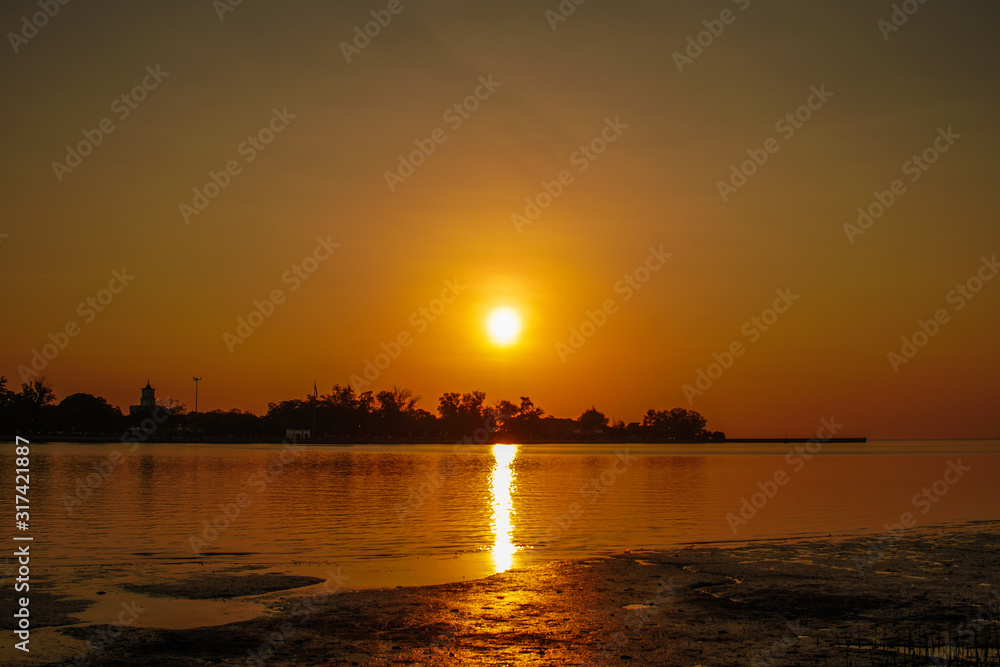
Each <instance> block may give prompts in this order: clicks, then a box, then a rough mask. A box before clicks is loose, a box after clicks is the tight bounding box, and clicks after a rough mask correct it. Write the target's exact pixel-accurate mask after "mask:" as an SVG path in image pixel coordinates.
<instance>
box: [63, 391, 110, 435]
mask: <svg viewBox="0 0 1000 667" xmlns="http://www.w3.org/2000/svg"><path fill="white" fill-rule="evenodd" d="M53 415H54V417H55V424H56V425H57V426H58V428H59V429H60V430H62V431H63V432H64V433H92V434H95V435H113V434H119V433H121V431H122V427H123V417H122V411H121V410H120V409H119V408H117V407H116V406H114V405H111V404H109V403H108V401H107V400H106V399H105V398H104V397H103V396H94V395H92V394H84V393H77V394H70V395H69V396H67V397H66V398H64V399H63V400H61V401H59V405H57V406H56V407H55V410H53Z"/></svg>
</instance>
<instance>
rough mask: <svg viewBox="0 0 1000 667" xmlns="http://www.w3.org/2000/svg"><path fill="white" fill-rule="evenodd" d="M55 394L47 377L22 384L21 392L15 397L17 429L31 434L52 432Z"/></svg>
mask: <svg viewBox="0 0 1000 667" xmlns="http://www.w3.org/2000/svg"><path fill="white" fill-rule="evenodd" d="M54 402H55V392H53V391H52V385H51V384H50V383H49V381H48V380H46V379H45V377H37V378H35V379H34V380H31V381H30V382H24V383H22V384H21V392H20V393H18V394H16V395H15V396H14V402H13V412H14V415H15V419H14V423H15V428H18V429H22V430H27V431H31V432H36V433H37V432H40V431H42V430H52V424H51V419H50V417H51V412H52V404H53V403H54Z"/></svg>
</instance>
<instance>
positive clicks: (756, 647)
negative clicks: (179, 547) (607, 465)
mask: <svg viewBox="0 0 1000 667" xmlns="http://www.w3.org/2000/svg"><path fill="white" fill-rule="evenodd" d="M998 528H1000V522H988V523H970V524H963V525H958V526H946V527H936V528H928V529H924V530H919V531H918V530H913V531H904V532H900V533H896V534H892V535H888V534H887V535H883V536H879V535H875V536H855V537H826V538H809V539H784V540H760V541H753V542H740V543H719V544H693V545H689V546H687V547H684V548H679V549H676V550H671V551H660V552H631V553H629V552H626V553H623V554H618V555H615V556H611V557H598V558H586V559H581V560H576V561H562V562H553V563H549V564H546V565H540V566H537V567H531V568H527V569H515V570H511V571H508V572H504V573H501V574H497V575H493V576H491V577H487V578H485V579H480V580H476V581H469V582H462V583H454V584H445V585H440V586H426V587H398V588H393V589H367V590H339V589H338V586H337V585H335V584H336V583H338V582H332V581H328V582H325V583H324V584H317V585H314V586H308V587H306V588H299V589H295V590H291V587H293V586H302V585H303V583H307V582H300V581H295V580H294V579H292V578H289V579H288V581H287V582H285V583H284V584H283V585H282V584H281V581H280V579H275V578H273V577H272V578H271V579H270V580H264V579H261V580H260V581H259V587H260V590H257V589H255V588H254V586H255V585H257V584H255V583H254V582H255V581H256V580H254V579H253V575H252V574H251V575H247V574H246V573H242V572H235V571H234V572H233V573H232V574H229V575H225V576H227V577H230V578H231V579H232V581H233V582H243V585H235V584H234V585H232V586H230V585H229V584H227V585H225V586H223V585H220V582H217V583H216V584H214V587H210V588H206V583H205V577H204V575H202V576H200V577H196V578H194V579H192V580H191V581H189V582H184V581H181V582H175V581H171V582H156V581H148V582H147V581H145V579H144V580H143V587H144V589H145V590H146V591H147V592H150V591H152V593H151V594H163V595H167V594H169V595H170V596H174V597H188V598H202V599H203V598H204V597H206V595H207V596H212V595H218V596H220V597H225V598H227V599H231V600H232V601H233V603H237V602H238V601H239V600H240V599H241V597H245V596H246V595H252V594H254V593H261V594H263V595H262V596H259V597H256V598H255V599H256V600H257V601H258V602H265V603H266V604H267V606H268V607H270V608H271V613H268V614H265V615H263V616H260V617H258V618H256V619H253V620H249V621H242V622H236V623H229V624H227V625H222V626H215V627H201V628H193V629H189V630H160V629H151V628H131V627H119V628H115V639H114V641H111V642H109V643H108V644H107V645H105V646H103V647H102V648H101V650H100V653H99V655H95V656H91V658H92V659H91V664H94V663H95V662H96V663H99V664H103V665H134V664H163V665H167V664H169V665H196V664H216V665H224V666H229V665H258V664H263V662H264V661H266V662H268V663H269V664H275V665H313V664H345V665H413V666H416V665H441V666H444V665H448V666H451V665H498V664H558V665H604V664H611V665H621V664H632V665H662V664H686V665H698V664H702V665H713V666H715V667H720V666H724V665H764V664H767V665H802V664H824V665H830V666H837V665H848V664H868V663H869V661H871V660H878V659H879V658H882V659H884V658H886V657H889V658H894V657H899V656H901V655H903V654H908V655H910V656H911V657H910V659H909V660H908V661H902V662H893V663H892V664H913V665H923V664H927V662H928V660H929V659H930V657H931V656H933V655H937V656H939V657H940V656H943V655H945V653H946V652H948V651H951V652H952V655H953V656H965V657H968V656H971V655H973V654H974V653H975V652H976V651H978V656H979V657H980V658H981V659H982V658H984V657H985V658H989V659H990V660H991V661H988V662H982V663H978V664H996V660H997V658H998V653H997V649H998V646H1000V638H998V634H997V627H996V625H997V624H996V623H995V619H996V618H997V617H998V614H1000V589H998V588H997V587H996V586H997V584H998V582H997V580H996V579H997V571H996V567H995V563H996V558H995V545H996V541H997V530H998ZM345 574H349V573H345ZM349 585H350V582H349V580H348V582H347V586H348V587H349ZM276 588H285V589H286V590H281V591H277V590H276ZM157 590H159V591H160V592H159V593H156V591H157ZM224 591H235V592H228V593H227V592H224ZM267 591H271V592H269V593H268V592H267ZM72 602H73V600H62V601H56V602H54V603H53V604H54V606H56V607H60V606H64V605H69V604H71V603H72ZM59 624H60V623H58V622H57V623H55V625H59ZM111 627H113V626H94V625H90V626H85V627H79V626H77V627H66V628H64V629H63V630H62V632H63V634H64V635H67V636H69V637H73V638H76V640H77V641H75V646H67V647H64V650H71V649H73V650H80V648H81V647H84V648H85V646H84V644H83V643H82V641H83V640H86V639H88V638H91V637H93V636H94V634H95V632H99V631H106V630H108V628H111ZM949 642H951V643H953V644H954V646H952V647H949V645H948V644H949ZM39 648H41V647H39ZM821 658H822V659H823V660H822V662H821V661H820V659H821ZM63 660H65V658H64V659H63ZM63 660H59V661H53V662H48V663H44V664H52V665H55V664H60V663H62V662H63ZM36 664H38V663H36ZM880 664H881V663H880ZM887 664H888V663H887ZM951 664H965V663H957V662H952V663H951ZM970 664H971V663H970Z"/></svg>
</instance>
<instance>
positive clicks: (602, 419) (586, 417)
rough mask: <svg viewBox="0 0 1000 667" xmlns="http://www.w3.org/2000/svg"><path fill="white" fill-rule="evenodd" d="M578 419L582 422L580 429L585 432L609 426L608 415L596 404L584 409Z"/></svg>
mask: <svg viewBox="0 0 1000 667" xmlns="http://www.w3.org/2000/svg"><path fill="white" fill-rule="evenodd" d="M577 421H578V422H579V423H580V429H581V430H582V431H583V432H584V433H588V432H592V431H593V430H594V429H597V428H599V429H604V428H607V426H608V418H607V416H606V415H605V414H604V413H603V412H600V411H599V410H598V409H597V408H595V407H594V406H590V409H589V410H584V411H583V414H582V415H580V418H579V419H577Z"/></svg>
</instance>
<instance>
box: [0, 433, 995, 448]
mask: <svg viewBox="0 0 1000 667" xmlns="http://www.w3.org/2000/svg"><path fill="white" fill-rule="evenodd" d="M129 435H131V434H129ZM960 439H962V440H990V439H991V438H960ZM0 440H9V441H11V442H13V441H14V436H2V437H0ZM29 440H30V441H31V442H32V443H33V444H43V445H57V444H93V445H101V444H117V443H121V444H135V442H136V441H133V440H124V439H118V440H116V439H115V438H114V437H104V436H71V435H58V434H55V435H35V436H31V437H29ZM443 440H445V439H442V438H439V437H438V438H383V439H378V440H375V439H358V438H315V439H311V438H305V439H302V440H296V439H291V440H289V439H288V438H284V439H280V438H157V437H153V436H147V437H146V438H144V439H143V440H142V441H141V444H153V445H162V444H205V445H280V444H285V443H287V442H289V441H290V442H294V443H295V444H297V445H301V446H308V445H374V446H378V445H449V446H450V445H453V444H459V445H461V444H465V443H461V442H459V443H451V442H445V441H443ZM817 441H818V442H822V443H823V444H838V443H847V444H850V443H866V442H868V438H867V437H866V436H859V437H845V438H828V439H822V440H817V438H815V437H812V438H808V437H801V438H799V437H794V438H789V437H780V438H725V439H723V440H648V439H647V440H644V439H629V438H618V439H615V438H545V439H542V440H528V441H524V442H516V441H508V440H493V439H490V440H488V441H484V442H476V443H473V444H477V445H521V446H531V445H726V444H731V445H739V444H748V445H759V444H796V443H806V442H817Z"/></svg>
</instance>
